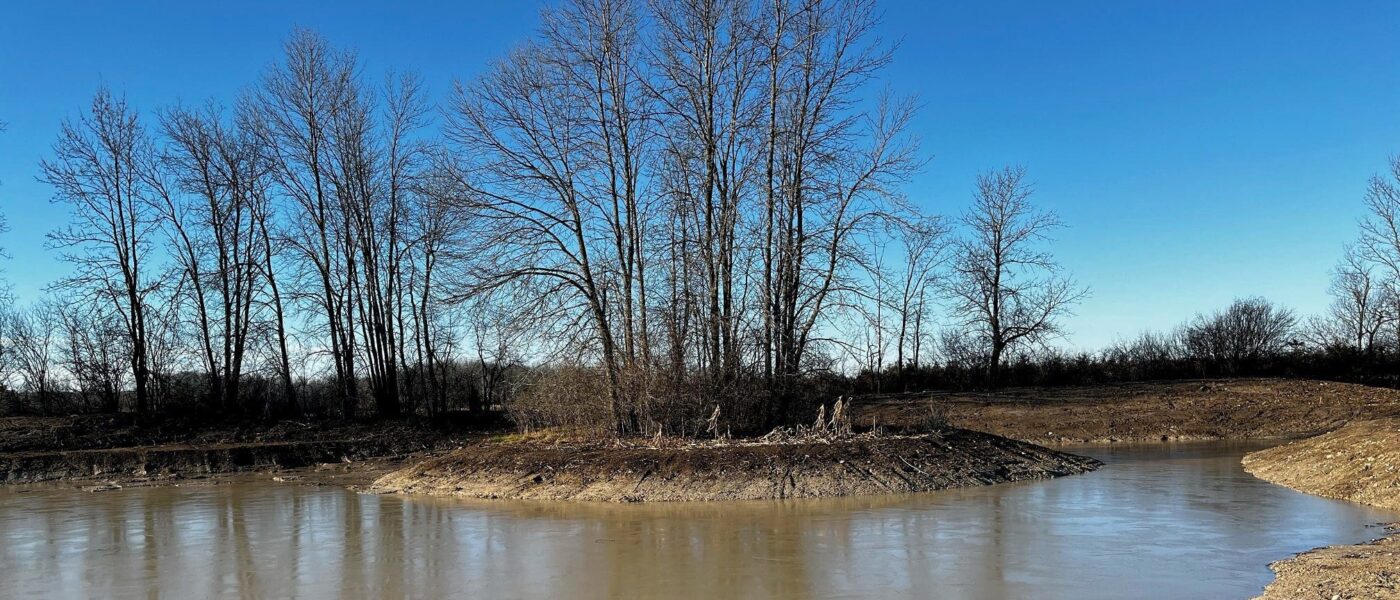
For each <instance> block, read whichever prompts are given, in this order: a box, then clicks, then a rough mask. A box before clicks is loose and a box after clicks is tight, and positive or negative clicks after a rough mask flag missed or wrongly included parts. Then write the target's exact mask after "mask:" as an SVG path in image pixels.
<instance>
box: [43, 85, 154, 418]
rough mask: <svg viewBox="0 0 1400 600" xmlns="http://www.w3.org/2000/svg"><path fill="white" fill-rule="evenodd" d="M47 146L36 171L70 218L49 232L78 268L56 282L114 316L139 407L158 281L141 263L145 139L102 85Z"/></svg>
mask: <svg viewBox="0 0 1400 600" xmlns="http://www.w3.org/2000/svg"><path fill="white" fill-rule="evenodd" d="M53 153H54V156H53V158H52V159H45V160H44V161H43V162H42V163H41V165H40V168H41V170H42V172H43V174H42V176H41V179H42V180H43V181H44V182H46V183H48V184H49V185H51V186H53V188H54V200H55V201H56V202H60V203H63V204H66V205H67V206H68V207H69V209H70V210H71V212H72V216H73V220H72V222H71V223H70V224H69V225H68V226H67V227H65V228H63V229H59V230H56V231H54V232H52V233H50V234H49V239H50V241H51V243H52V244H53V245H55V246H57V247H59V248H63V249H64V250H65V253H64V259H65V260H67V261H68V262H70V263H72V264H73V265H74V267H75V271H76V272H75V273H74V274H73V275H71V276H69V277H67V278H65V279H64V280H63V281H62V282H60V287H62V288H65V289H69V290H74V291H77V292H80V293H94V294H96V295H97V296H98V297H100V298H102V299H103V300H105V301H107V302H109V303H111V305H112V307H113V308H114V309H115V312H116V314H117V315H118V316H120V318H121V320H122V323H123V324H124V326H125V330H126V336H127V340H128V344H129V346H130V349H131V353H130V361H131V365H130V367H131V372H132V375H133V379H134V382H135V387H136V406H135V409H136V411H137V412H145V411H146V409H147V407H148V400H149V395H150V394H149V391H148V386H149V383H150V360H149V355H148V341H149V338H148V327H149V323H148V321H147V298H148V296H149V295H150V294H151V292H152V291H154V290H155V289H156V287H157V283H158V279H157V277H156V273H155V270H154V269H152V268H151V267H150V266H149V265H148V264H147V263H146V259H147V258H148V256H149V253H150V249H151V244H152V237H153V235H152V232H153V230H154V229H155V228H156V227H157V222H158V219H157V216H156V212H155V211H154V210H153V209H152V205H151V199H152V196H153V193H152V188H151V185H150V180H149V174H150V165H151V160H152V151H151V145H150V140H149V139H148V138H147V136H146V131H145V129H144V128H143V127H142V126H141V124H140V122H139V120H138V119H137V116H136V113H135V111H133V110H132V109H131V108H130V107H128V106H127V104H126V101H125V100H124V99H121V98H117V97H114V96H113V95H112V94H111V92H109V91H108V90H106V89H102V90H99V91H98V93H97V95H96V96H95V97H94V98H93V101H92V106H91V109H90V111H89V112H88V114H86V115H84V116H83V117H82V118H81V119H79V120H78V121H77V122H76V123H75V122H72V121H69V122H65V123H64V124H63V128H62V130H61V131H60V133H59V138H58V141H57V142H56V143H55V144H54V149H53Z"/></svg>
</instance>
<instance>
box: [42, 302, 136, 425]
mask: <svg viewBox="0 0 1400 600" xmlns="http://www.w3.org/2000/svg"><path fill="white" fill-rule="evenodd" d="M58 305H59V307H60V308H59V321H60V323H61V324H62V328H63V332H62V333H63V335H62V348H61V349H60V351H59V363H60V364H61V365H62V367H63V368H64V370H66V371H67V372H68V374H69V376H70V377H71V378H72V380H73V384H74V386H75V387H76V390H77V392H78V394H79V395H80V396H81V397H82V398H83V400H84V403H85V404H87V405H88V406H90V407H95V408H97V409H98V410H101V411H103V412H115V411H116V410H117V409H118V407H119V405H120V399H121V394H122V391H123V390H124V389H125V388H126V382H127V368H128V367H129V363H130V358H129V356H130V347H129V345H128V344H127V341H128V340H127V339H126V334H125V332H124V331H122V330H121V328H120V326H119V325H116V321H115V319H114V317H115V315H114V314H113V313H114V309H113V308H112V307H111V306H110V304H109V303H106V302H91V301H88V302H84V301H82V299H81V298H68V299H65V301H63V302H61V303H59V304H58ZM123 365H126V366H123Z"/></svg>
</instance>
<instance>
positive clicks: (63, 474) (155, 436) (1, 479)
mask: <svg viewBox="0 0 1400 600" xmlns="http://www.w3.org/2000/svg"><path fill="white" fill-rule="evenodd" d="M480 437H481V434H480V433H476V432H473V431H472V430H471V429H470V428H465V427H445V428H443V427H428V426H425V424H423V423H421V422H418V421H414V420H408V419H405V420H399V421H384V422H378V423H350V424H343V423H342V424H336V423H318V424H304V423H299V422H295V421H282V422H278V423H271V424H268V423H257V422H250V423H243V424H236V425H207V424H202V423H199V422H191V421H179V420H166V421H159V422H147V423H143V422H140V421H137V420H135V419H132V418H130V417H129V416H126V415H115V416H113V415H83V416H72V417H6V418H0V483H34V482H42V481H54V480H77V481H83V480H99V481H103V482H106V483H105V485H133V484H135V485H150V484H152V483H155V482H161V481H167V482H168V481H172V480H182V479H190V478H201V477H207V476H210V475H215V474H223V473H238V472H250V471H252V472H272V471H282V470H288V469H301V468H307V467H318V466H320V468H321V470H322V471H327V468H326V467H325V466H326V465H356V464H368V463H367V461H369V460H370V459H385V458H396V457H397V458H402V457H406V456H409V455H414V454H421V453H426V452H433V451H445V450H448V449H451V448H457V447H460V446H462V445H463V444H465V443H469V442H471V441H473V440H474V439H478V438H480Z"/></svg>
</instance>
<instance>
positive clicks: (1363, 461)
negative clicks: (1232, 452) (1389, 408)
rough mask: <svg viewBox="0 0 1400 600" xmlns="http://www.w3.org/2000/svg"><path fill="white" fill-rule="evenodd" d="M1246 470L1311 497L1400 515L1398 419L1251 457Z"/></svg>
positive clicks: (1363, 424) (1356, 426) (1362, 425)
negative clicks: (1349, 502) (1334, 499)
mask: <svg viewBox="0 0 1400 600" xmlns="http://www.w3.org/2000/svg"><path fill="white" fill-rule="evenodd" d="M1244 468H1245V470H1246V471H1249V472H1250V473H1251V474H1253V475H1254V476H1255V477H1258V478H1260V479H1263V480H1266V481H1271V482H1274V483H1277V484H1280V485H1285V486H1288V487H1291V488H1293V489H1296V490H1300V491H1304V492H1307V493H1309V494H1317V495H1319V496H1326V497H1328V498H1338V499H1341V500H1350V501H1352V502H1360V503H1362V504H1370V505H1373V506H1379V507H1381V508H1389V509H1392V510H1400V419H1380V420H1375V421H1360V422H1357V423H1352V424H1350V425H1347V426H1346V427H1342V428H1341V429H1338V430H1336V431H1333V432H1331V433H1327V434H1323V435H1320V436H1317V437H1312V438H1308V439H1305V440H1300V441H1297V442H1293V443H1291V444H1285V445H1282V446H1275V447H1273V448H1269V449H1266V450H1260V451H1258V452H1252V453H1250V454H1249V455H1248V456H1246V457H1244Z"/></svg>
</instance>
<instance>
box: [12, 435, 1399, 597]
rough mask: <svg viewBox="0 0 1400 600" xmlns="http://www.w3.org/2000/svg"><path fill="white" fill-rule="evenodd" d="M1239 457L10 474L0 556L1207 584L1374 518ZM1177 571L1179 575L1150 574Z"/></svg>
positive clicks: (63, 568)
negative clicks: (207, 480) (1021, 467)
mask: <svg viewBox="0 0 1400 600" xmlns="http://www.w3.org/2000/svg"><path fill="white" fill-rule="evenodd" d="M1113 452H1117V451H1116V450H1115V451H1113ZM1164 452H1165V451H1164ZM1173 452H1177V451H1173ZM1237 460H1238V452H1235V451H1233V450H1230V451H1222V452H1221V453H1218V454H1209V453H1194V452H1191V451H1181V452H1179V453H1174V454H1172V455H1171V456H1170V457H1168V458H1161V457H1159V458H1157V459H1154V460H1153V461H1152V462H1150V463H1147V464H1141V463H1139V464H1135V465H1134V466H1132V467H1131V468H1124V465H1125V464H1131V462H1124V461H1122V460H1116V459H1110V461H1109V462H1110V466H1109V467H1108V468H1106V469H1105V470H1104V471H1101V472H1100V473H1096V474H1093V475H1089V476H1085V477H1071V478H1064V479H1059V480H1055V481H1052V482H1028V483H1023V484H1011V485H1003V486H995V487H990V488H975V489H963V490H948V491H944V492H938V493H933V494H922V495H912V496H902V497H894V496H885V497H866V498H847V499H825V500H801V501H787V502H734V503H684V504H681V503H677V504H653V505H616V504H589V503H547V502H516V501H508V502H507V501H501V502H489V501H471V500H467V501H459V500H453V499H444V498H398V497H384V496H373V495H357V494H354V493H351V492H348V491H345V490H341V489H338V488H315V487H308V486H298V485H278V484H272V483H268V482H256V483H251V484H247V483H233V484H226V485H217V486H208V487H193V488H153V489H127V490H122V491H117V492H107V493H101V494H88V493H81V492H74V491H72V490H50V491H36V492H34V493H32V494H29V493H26V494H17V493H11V492H8V491H7V490H4V489H0V543H3V544H6V545H5V546H0V548H3V551H0V573H4V574H5V576H6V581H5V587H4V588H3V590H2V591H3V592H4V593H10V592H13V593H14V594H15V595H16V596H21V595H24V594H25V592H26V591H29V592H35V593H47V594H50V595H57V596H77V597H110V596H118V595H121V596H130V595H143V594H145V593H146V592H148V591H152V592H153V593H155V592H158V593H159V595H160V596H162V597H172V598H186V597H190V598H205V597H284V596H289V595H296V596H298V597H303V598H334V597H347V596H356V597H399V596H411V597H456V596H463V595H470V596H472V597H488V598H489V597H570V598H575V597H615V596H623V597H632V596H661V597H667V598H671V599H673V600H681V599H684V598H690V597H706V598H708V597H789V598H798V597H813V596H822V595H828V594H831V595H839V594H848V595H861V596H881V595H900V596H907V595H919V596H925V595H934V596H944V597H968V596H978V597H981V596H988V597H997V596H1012V597H1015V596H1026V595H1042V596H1060V595H1068V594H1071V593H1074V592H1076V591H1084V590H1093V589H1100V590H1102V589H1107V588H1112V589H1115V590H1117V591H1121V592H1123V595H1125V596H1131V595H1133V593H1132V592H1133V591H1135V590H1136V591H1141V590H1144V589H1148V590H1153V591H1160V592H1161V593H1163V594H1170V592H1171V591H1187V592H1191V593H1183V594H1181V595H1202V594H1201V591H1202V590H1207V595H1209V591H1211V590H1213V591H1219V590H1218V589H1217V588H1218V587H1219V581H1218V579H1217V580H1211V579H1209V578H1208V577H1206V576H1204V575H1203V576H1202V577H1199V578H1197V580H1196V581H1194V582H1193V581H1189V580H1190V579H1191V577H1190V576H1185V577H1178V576H1177V575H1180V574H1182V573H1188V574H1201V573H1204V574H1205V575H1213V576H1215V577H1217V578H1218V577H1219V576H1220V574H1221V573H1222V572H1223V573H1226V574H1230V573H1235V574H1238V573H1239V572H1238V571H1231V570H1230V569H1239V568H1241V566H1242V565H1243V566H1244V567H1246V568H1248V569H1250V570H1249V572H1250V573H1253V572H1255V571H1260V572H1261V575H1260V576H1261V577H1262V576H1267V572H1264V571H1263V569H1262V567H1263V565H1264V564H1266V563H1267V562H1268V561H1269V560H1274V559H1276V558H1281V557H1283V556H1286V555H1287V552H1286V551H1280V550H1279V548H1281V547H1285V546H1287V545H1288V544H1293V545H1296V544H1298V543H1303V542H1307V543H1309V544H1311V545H1322V544H1325V543H1337V542H1341V541H1347V540H1345V539H1343V538H1344V537H1346V536H1347V535H1352V534H1351V533H1349V532H1352V531H1363V534H1364V530H1362V529H1361V525H1363V524H1364V523H1365V522H1368V521H1370V520H1373V519H1371V516H1372V515H1373V514H1374V513H1373V512H1367V511H1365V510H1364V509H1362V508H1360V507H1350V506H1348V505H1344V504H1340V503H1331V502H1328V501H1326V500H1321V499H1317V498H1309V497H1307V496H1303V495H1301V494H1296V493H1293V492H1289V491H1287V490H1283V489H1281V488H1275V487H1273V486H1269V485H1268V484H1264V483H1262V482H1253V481H1252V480H1251V479H1250V478H1249V476H1248V475H1247V474H1244V473H1243V472H1242V471H1240V470H1239V468H1238V466H1237V465H1236V464H1235V463H1236V462H1237ZM1377 518H1379V517H1377ZM1299 532H1302V533H1299ZM1309 536H1311V537H1309ZM1314 538H1316V539H1314ZM1159 542H1161V543H1159ZM1184 542H1190V543H1189V544H1186V545H1184V546H1183V543H1184ZM1313 542H1316V543H1313ZM1309 547H1310V546H1309ZM1298 549H1305V548H1298ZM1260 553H1273V554H1270V555H1269V556H1262V555H1261V554H1260ZM1274 554H1276V556H1275V555H1274ZM1105 557H1109V558H1111V561H1109V562H1105V560H1106V559H1105ZM1164 557H1166V558H1164ZM1193 569H1194V571H1193ZM1168 576H1171V578H1170V579H1169V580H1167V581H1166V583H1162V584H1161V585H1170V586H1172V587H1163V588H1161V589H1158V588H1157V587H1150V586H1154V585H1157V584H1158V583H1159V581H1160V580H1162V579H1163V578H1166V577H1168ZM1154 577H1156V578H1157V579H1156V580H1154V579H1153V578H1154ZM1235 579H1242V580H1244V584H1245V585H1246V586H1248V585H1250V583H1251V582H1250V581H1249V579H1250V578H1249V577H1248V576H1242V577H1235ZM1119 585H1121V586H1122V587H1121V588H1119V587H1115V586H1119ZM1260 585H1262V583H1261V584H1260ZM1134 586H1136V587H1134ZM1191 586H1195V587H1191ZM1212 586H1214V587H1212ZM1246 591H1247V590H1246Z"/></svg>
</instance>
